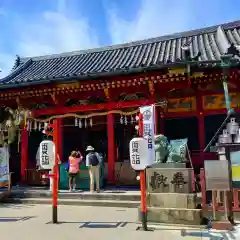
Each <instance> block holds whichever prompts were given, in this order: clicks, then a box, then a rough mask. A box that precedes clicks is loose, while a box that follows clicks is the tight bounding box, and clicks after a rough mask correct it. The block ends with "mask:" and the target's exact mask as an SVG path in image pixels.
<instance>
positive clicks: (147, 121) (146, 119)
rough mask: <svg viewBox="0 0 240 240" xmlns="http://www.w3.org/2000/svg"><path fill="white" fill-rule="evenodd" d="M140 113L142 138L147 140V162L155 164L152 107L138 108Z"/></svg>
mask: <svg viewBox="0 0 240 240" xmlns="http://www.w3.org/2000/svg"><path fill="white" fill-rule="evenodd" d="M140 112H141V113H142V115H143V137H144V138H147V140H148V150H149V161H151V162H152V163H154V162H155V148H154V137H155V132H154V129H155V128H154V105H150V106H144V107H140Z"/></svg>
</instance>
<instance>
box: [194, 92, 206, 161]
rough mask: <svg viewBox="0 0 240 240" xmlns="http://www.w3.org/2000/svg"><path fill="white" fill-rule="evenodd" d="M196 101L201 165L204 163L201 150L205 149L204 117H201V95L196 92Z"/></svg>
mask: <svg viewBox="0 0 240 240" xmlns="http://www.w3.org/2000/svg"><path fill="white" fill-rule="evenodd" d="M196 101H197V112H198V113H199V114H198V116H197V117H198V137H199V146H200V159H201V163H203V161H204V153H203V149H204V148H205V132H204V115H203V102H202V95H201V93H200V92H199V91H198V92H197V95H196Z"/></svg>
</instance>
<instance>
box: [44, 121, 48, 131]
mask: <svg viewBox="0 0 240 240" xmlns="http://www.w3.org/2000/svg"><path fill="white" fill-rule="evenodd" d="M47 129H48V123H47V122H45V123H44V130H47Z"/></svg>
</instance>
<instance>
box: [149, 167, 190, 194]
mask: <svg viewBox="0 0 240 240" xmlns="http://www.w3.org/2000/svg"><path fill="white" fill-rule="evenodd" d="M166 165H168V164H166ZM192 173H193V169H191V168H148V169H147V171H146V175H147V189H148V192H149V193H191V192H192V182H193V181H194V179H192V178H193V174H192Z"/></svg>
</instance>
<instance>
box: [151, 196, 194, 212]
mask: <svg viewBox="0 0 240 240" xmlns="http://www.w3.org/2000/svg"><path fill="white" fill-rule="evenodd" d="M147 203H148V206H150V207H161V208H190V209H194V208H196V207H197V195H196V194H194V193H149V194H148V197H147Z"/></svg>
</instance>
